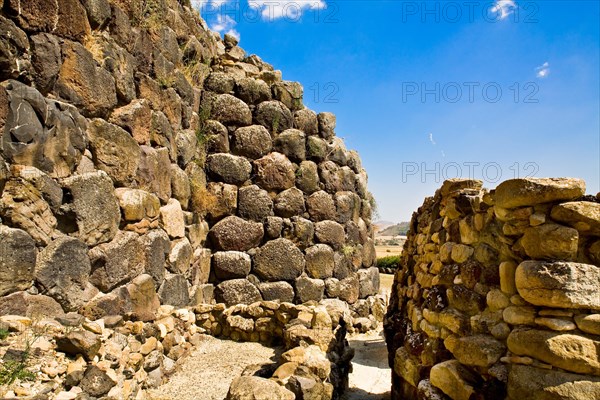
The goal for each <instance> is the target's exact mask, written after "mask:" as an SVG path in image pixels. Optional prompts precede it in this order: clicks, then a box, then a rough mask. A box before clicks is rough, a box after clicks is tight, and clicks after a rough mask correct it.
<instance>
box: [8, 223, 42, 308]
mask: <svg viewBox="0 0 600 400" xmlns="http://www.w3.org/2000/svg"><path fill="white" fill-rule="evenodd" d="M35 262H36V249H35V242H34V241H33V239H32V238H31V236H29V235H28V234H27V232H25V231H22V230H20V229H12V228H9V227H7V226H4V225H0V296H5V295H7V294H10V293H12V292H16V291H19V290H26V289H28V288H29V287H30V286H31V282H32V280H33V277H34V268H35Z"/></svg>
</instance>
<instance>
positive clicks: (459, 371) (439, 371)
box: [429, 360, 475, 400]
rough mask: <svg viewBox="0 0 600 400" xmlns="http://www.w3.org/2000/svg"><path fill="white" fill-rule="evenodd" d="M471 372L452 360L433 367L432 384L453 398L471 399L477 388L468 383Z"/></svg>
mask: <svg viewBox="0 0 600 400" xmlns="http://www.w3.org/2000/svg"><path fill="white" fill-rule="evenodd" d="M470 375H471V374H470V373H469V372H468V371H467V370H466V368H465V367H463V366H462V365H461V364H460V363H459V362H458V361H456V360H450V361H445V362H443V363H440V364H436V365H434V366H433V368H431V373H430V377H429V379H430V380H431V384H432V385H433V386H435V387H437V388H439V389H441V390H442V391H443V392H444V393H445V394H446V395H448V396H449V397H450V398H451V399H453V400H469V399H470V398H471V396H472V395H474V394H475V388H473V386H472V385H471V384H470V383H468V382H469V381H470V379H469V376H470Z"/></svg>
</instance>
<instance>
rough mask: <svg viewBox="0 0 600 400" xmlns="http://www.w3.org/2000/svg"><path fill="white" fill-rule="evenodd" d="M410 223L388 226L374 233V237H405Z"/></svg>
mask: <svg viewBox="0 0 600 400" xmlns="http://www.w3.org/2000/svg"><path fill="white" fill-rule="evenodd" d="M409 226H410V222H400V223H399V224H395V225H391V226H388V227H387V228H385V229H382V230H380V231H378V232H377V233H376V236H399V235H402V236H406V234H407V233H408V228H409Z"/></svg>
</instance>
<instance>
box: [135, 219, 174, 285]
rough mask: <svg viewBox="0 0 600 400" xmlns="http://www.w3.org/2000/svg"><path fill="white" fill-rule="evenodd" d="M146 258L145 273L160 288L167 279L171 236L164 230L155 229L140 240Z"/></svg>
mask: <svg viewBox="0 0 600 400" xmlns="http://www.w3.org/2000/svg"><path fill="white" fill-rule="evenodd" d="M140 240H141V241H142V245H143V246H144V253H145V257H146V263H145V266H146V268H145V270H144V272H145V273H146V274H148V275H150V276H151V277H152V279H154V283H155V285H156V287H159V286H160V285H161V284H162V282H163V280H164V278H165V267H166V262H167V257H168V255H169V253H170V251H171V246H170V241H169V235H167V233H166V232H165V231H163V230H162V229H154V230H151V231H150V232H148V233H147V234H146V235H144V236H142V237H141V238H140Z"/></svg>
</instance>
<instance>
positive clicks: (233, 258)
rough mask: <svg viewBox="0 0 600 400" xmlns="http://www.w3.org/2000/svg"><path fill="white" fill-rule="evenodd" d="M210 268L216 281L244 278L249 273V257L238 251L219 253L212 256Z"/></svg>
mask: <svg viewBox="0 0 600 400" xmlns="http://www.w3.org/2000/svg"><path fill="white" fill-rule="evenodd" d="M212 266H213V271H214V272H215V275H216V276H217V279H220V280H228V279H236V278H246V277H247V276H248V274H249V273H250V269H251V266H252V261H251V260H250V256H249V255H248V254H246V253H242V252H240V251H219V252H216V253H214V254H213V256H212Z"/></svg>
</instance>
